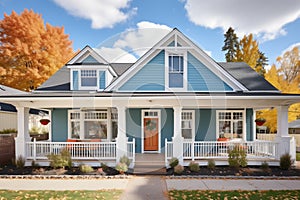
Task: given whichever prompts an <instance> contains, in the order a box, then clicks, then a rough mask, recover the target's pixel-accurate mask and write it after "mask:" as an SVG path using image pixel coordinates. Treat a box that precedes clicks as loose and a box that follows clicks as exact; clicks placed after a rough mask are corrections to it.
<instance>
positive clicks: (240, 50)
mask: <svg viewBox="0 0 300 200" xmlns="http://www.w3.org/2000/svg"><path fill="white" fill-rule="evenodd" d="M224 37H225V40H224V46H223V47H222V51H227V52H226V53H225V58H226V61H227V62H245V63H247V64H248V65H249V66H250V67H252V68H253V69H254V70H255V71H256V72H257V73H259V74H260V75H262V76H264V74H265V72H266V71H265V66H266V65H268V58H267V57H266V56H265V54H264V53H263V52H261V51H260V50H259V46H258V42H257V41H256V40H255V39H254V38H253V35H252V34H249V35H245V36H244V37H243V38H242V39H241V40H238V37H237V36H236V34H235V33H234V30H233V29H232V28H231V27H230V28H229V29H228V31H227V32H226V33H225V34H224Z"/></svg>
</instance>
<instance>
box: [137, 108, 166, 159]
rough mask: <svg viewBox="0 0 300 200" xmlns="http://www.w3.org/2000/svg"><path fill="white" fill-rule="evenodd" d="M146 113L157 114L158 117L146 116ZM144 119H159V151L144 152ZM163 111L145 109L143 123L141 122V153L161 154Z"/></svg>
mask: <svg viewBox="0 0 300 200" xmlns="http://www.w3.org/2000/svg"><path fill="white" fill-rule="evenodd" d="M145 112H157V116H145ZM144 118H156V119H158V150H157V151H145V150H144ZM160 123H161V111H160V110H158V109H143V110H142V122H141V140H142V142H141V150H142V151H141V152H142V153H160V152H161V124H160Z"/></svg>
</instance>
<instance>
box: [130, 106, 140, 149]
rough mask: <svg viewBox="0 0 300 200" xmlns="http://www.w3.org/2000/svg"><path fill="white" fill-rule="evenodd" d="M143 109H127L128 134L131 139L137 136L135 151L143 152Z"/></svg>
mask: <svg viewBox="0 0 300 200" xmlns="http://www.w3.org/2000/svg"><path fill="white" fill-rule="evenodd" d="M141 115H142V114H141V109H140V108H129V109H127V110H126V135H127V137H128V138H129V140H132V138H135V151H136V152H137V153H141V152H142V151H141V146H142V144H141V121H142V116H141Z"/></svg>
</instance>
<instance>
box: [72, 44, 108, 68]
mask: <svg viewBox="0 0 300 200" xmlns="http://www.w3.org/2000/svg"><path fill="white" fill-rule="evenodd" d="M89 55H91V56H92V57H93V58H95V59H96V60H97V61H98V62H99V63H104V64H108V62H107V61H106V60H105V59H104V58H103V57H102V56H100V55H99V54H98V53H97V52H96V51H95V50H94V49H92V48H91V47H90V46H86V47H84V48H83V49H82V50H81V51H80V52H79V53H78V54H77V55H75V56H74V57H73V58H72V59H71V60H70V61H69V62H68V63H67V64H69V65H72V64H74V63H80V62H82V61H83V60H84V59H86V58H87V57H88V56H89Z"/></svg>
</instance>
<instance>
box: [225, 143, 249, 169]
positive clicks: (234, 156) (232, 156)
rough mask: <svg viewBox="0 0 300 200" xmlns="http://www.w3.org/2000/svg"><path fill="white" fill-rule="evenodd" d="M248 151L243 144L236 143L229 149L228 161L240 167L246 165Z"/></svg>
mask: <svg viewBox="0 0 300 200" xmlns="http://www.w3.org/2000/svg"><path fill="white" fill-rule="evenodd" d="M246 156H247V153H246V150H245V149H244V148H243V146H240V145H235V146H234V147H233V148H229V149H228V163H229V166H230V167H235V168H239V167H240V166H242V167H246V166H247V164H248V162H247V158H246Z"/></svg>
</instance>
